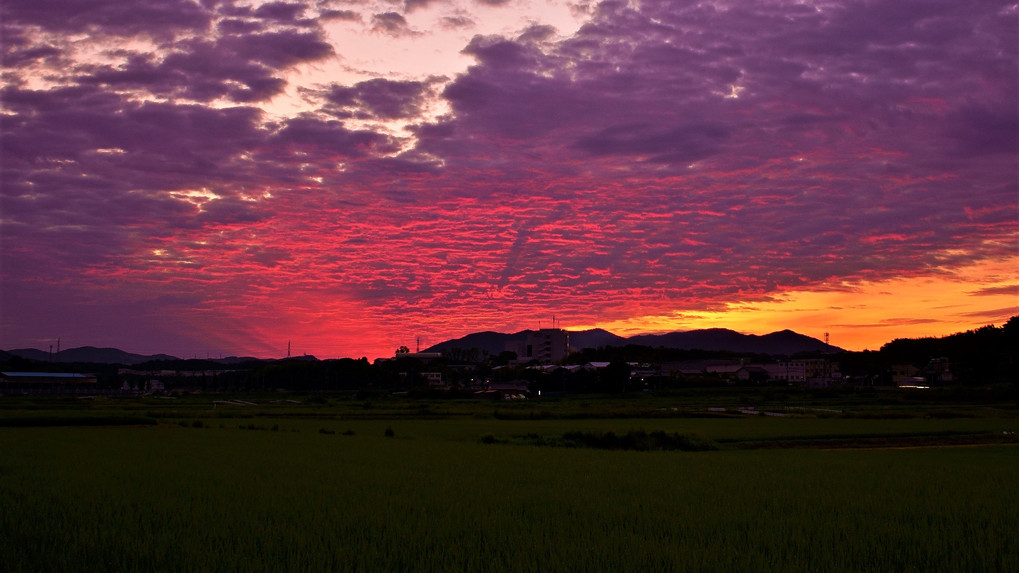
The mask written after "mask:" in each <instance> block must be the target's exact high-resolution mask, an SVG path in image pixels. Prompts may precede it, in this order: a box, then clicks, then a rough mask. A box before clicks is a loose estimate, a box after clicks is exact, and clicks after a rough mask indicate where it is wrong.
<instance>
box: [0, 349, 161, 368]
mask: <svg viewBox="0 0 1019 573" xmlns="http://www.w3.org/2000/svg"><path fill="white" fill-rule="evenodd" d="M7 353H8V354H10V355H12V356H20V357H21V358H26V359H28V360H37V361H39V362H94V363H97V364H126V365H134V364H141V363H142V362H149V361H151V360H179V359H178V358H177V357H175V356H170V355H169V354H154V355H151V356H146V355H142V354H132V353H130V352H124V351H123V350H120V349H117V348H96V347H95V346H82V347H79V348H68V349H67V350H61V351H60V352H54V353H49V352H46V351H44V350H36V349H35V348H17V349H14V350H8V351H7Z"/></svg>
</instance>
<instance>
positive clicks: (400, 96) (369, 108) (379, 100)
mask: <svg viewBox="0 0 1019 573" xmlns="http://www.w3.org/2000/svg"><path fill="white" fill-rule="evenodd" d="M427 89H428V84H427V83H424V82H413V81H393V80H385V79H381V78H380V79H374V80H368V81H364V82H360V83H357V84H355V85H353V86H350V87H346V86H333V87H332V88H331V89H330V91H329V93H328V94H327V95H326V99H327V100H328V102H329V104H330V107H333V108H335V109H336V110H337V111H336V112H334V113H336V114H337V115H339V116H343V115H354V116H363V117H374V118H380V119H396V118H410V117H414V116H416V115H418V114H420V113H421V108H422V104H423V96H424V95H425V92H426V90H427ZM343 110H351V111H343Z"/></svg>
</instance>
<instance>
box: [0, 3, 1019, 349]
mask: <svg viewBox="0 0 1019 573" xmlns="http://www.w3.org/2000/svg"><path fill="white" fill-rule="evenodd" d="M0 17H2V18H0V22H2V24H0V25H2V32H0V33H2V42H0V43H2V50H3V76H2V82H3V83H2V88H0V90H2V91H0V133H2V140H0V143H2V157H0V169H2V179H0V185H2V203H0V233H2V234H0V241H2V242H0V272H2V286H0V289H2V290H0V295H2V298H0V348H3V349H12V348H23V347H35V348H40V349H47V348H48V347H49V345H51V344H52V345H55V344H56V340H57V338H60V340H61V346H62V348H70V347H76V346H85V345H92V346H114V347H118V348H121V349H124V350H127V351H130V352H137V353H143V354H152V353H158V352H164V353H168V354H173V355H176V356H181V357H192V356H200V357H205V356H220V355H222V356H229V355H254V356H260V357H279V356H283V355H285V354H286V349H287V344H288V341H290V343H291V345H292V351H293V353H295V354H304V353H307V354H314V355H316V356H318V357H319V358H335V357H344V356H349V357H361V356H367V357H368V358H370V359H371V358H374V357H379V356H389V355H392V353H393V351H394V350H395V349H396V348H397V347H398V346H400V345H402V344H406V345H408V346H411V347H413V346H414V344H415V340H416V338H417V337H420V338H421V341H422V345H423V346H427V345H430V344H435V343H438V342H441V341H443V340H446V339H449V338H455V337H460V336H463V335H465V334H468V333H471V332H476V331H481V330H497V331H502V332H514V331H517V330H522V329H525V328H537V327H538V325H539V322H540V324H541V325H542V326H550V325H551V322H552V316H553V315H555V316H556V318H557V319H558V320H559V321H560V323H561V324H562V326H563V327H564V328H567V329H571V330H576V329H586V328H594V327H602V328H606V329H608V330H611V331H613V332H615V333H617V334H620V335H632V334H637V333H642V332H665V331H674V330H691V329H695V328H708V327H724V328H731V329H733V330H737V331H740V332H744V333H755V334H764V333H768V332H772V331H775V330H781V329H784V328H790V329H792V330H795V331H797V332H800V333H802V334H806V335H809V336H813V337H815V338H823V336H824V333H825V332H829V333H830V334H831V342H832V344H834V345H837V346H841V347H843V348H847V349H852V350H862V349H865V348H870V349H875V350H876V349H877V348H879V347H880V346H881V345H882V344H884V343H885V342H888V341H890V340H892V339H894V338H898V337H919V336H940V335H944V334H949V333H952V332H958V331H961V330H967V329H970V328H975V327H979V326H982V325H985V324H998V325H1000V324H1003V323H1004V322H1005V321H1006V320H1007V319H1008V318H1009V317H1010V316H1012V315H1015V314H1019V117H1017V116H1019V99H1017V87H1019V74H1017V65H1019V51H1017V40H1019V8H1017V5H1016V3H1015V2H1007V1H1005V2H1003V1H985V0H950V1H945V0H889V1H882V0H875V1H839V0H831V1H816V2H815V1H810V0H801V1H793V0H765V1H757V0H731V1H717V2H711V1H706V2H696V1H679V0H676V1H666V0H662V1H645V0H632V1H629V2H627V1H604V2H594V1H592V2H587V1H584V0H581V1H578V2H570V1H559V0H450V1H446V0H404V1H403V2H399V1H386V0H364V1H360V0H352V1H333V0H322V1H318V2H315V1H309V2H301V3H298V2H293V3H292V2H268V3H259V2H239V1H238V2H235V1H231V0H226V1H216V0H203V1H199V2H194V1H191V0H132V1H124V0H88V1H84V0H3V2H2V4H0Z"/></svg>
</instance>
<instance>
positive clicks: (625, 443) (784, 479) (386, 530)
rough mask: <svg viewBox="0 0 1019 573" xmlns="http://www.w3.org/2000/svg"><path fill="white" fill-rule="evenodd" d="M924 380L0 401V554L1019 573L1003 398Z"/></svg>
mask: <svg viewBox="0 0 1019 573" xmlns="http://www.w3.org/2000/svg"><path fill="white" fill-rule="evenodd" d="M935 396H937V394H936V393H931V392H927V391H918V390H913V391H905V390H887V391H867V392H849V391H847V390H841V391H821V390H815V391H810V390H806V389H795V388H785V389H782V388H755V387H742V388H741V387H723V388H692V389H680V390H670V391H664V392H637V393H631V394H627V395H625V396H621V395H619V394H612V395H604V394H602V395H596V394H590V395H576V396H558V397H552V398H542V399H533V400H521V401H492V400H486V399H480V398H476V397H475V398H463V399H450V398H448V397H445V398H442V399H435V398H429V397H427V396H418V397H415V396H413V395H410V394H404V395H393V394H383V393H362V394H358V393H356V392H333V393H322V392H304V393H295V392H266V393H250V392H248V393H191V394H187V395H184V394H181V395H178V396H175V397H174V396H157V395H136V394H124V395H110V396H94V397H87V398H85V397H73V396H4V397H0V491H2V492H3V502H2V505H0V570H2V571H26V572H28V571H103V572H108V571H153V570H159V571H266V572H268V571H272V572H279V571H294V572H297V571H300V572H307V571H580V570H582V571H634V570H641V571H807V570H810V571H935V570H936V571H1015V570H1019V542H1017V538H1016V536H1015V531H1017V530H1019V482H1017V481H1016V479H1015V468H1016V467H1019V446H1017V445H1016V444H1015V437H1014V436H1015V431H1016V429H1019V409H1017V403H1016V401H1015V400H1013V399H1001V398H998V399H992V398H990V397H988V396H984V397H983V399H982V400H977V399H975V397H974V396H972V395H971V398H973V399H971V400H969V401H966V402H959V403H953V402H950V401H948V400H947V399H943V398H946V396H947V395H946V396H937V397H938V399H930V398H931V397H935ZM124 424H130V425H124Z"/></svg>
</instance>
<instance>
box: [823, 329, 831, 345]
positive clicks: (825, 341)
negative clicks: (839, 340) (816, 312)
mask: <svg viewBox="0 0 1019 573" xmlns="http://www.w3.org/2000/svg"><path fill="white" fill-rule="evenodd" d="M824 345H825V346H831V344H829V343H828V333H827V332H825V333H824Z"/></svg>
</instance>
